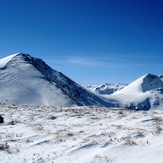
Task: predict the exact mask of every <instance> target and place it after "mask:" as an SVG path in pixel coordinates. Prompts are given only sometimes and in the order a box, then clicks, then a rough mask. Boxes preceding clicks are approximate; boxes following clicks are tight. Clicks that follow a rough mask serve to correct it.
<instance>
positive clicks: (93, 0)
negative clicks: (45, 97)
mask: <svg viewBox="0 0 163 163" xmlns="http://www.w3.org/2000/svg"><path fill="white" fill-rule="evenodd" d="M16 52H24V53H28V54H30V55H32V56H35V57H39V58H42V59H43V60H44V61H45V62H46V63H47V64H49V65H50V66H51V67H52V68H54V69H56V70H58V71H61V72H63V73H64V74H65V75H67V76H68V77H70V78H71V79H73V80H74V81H76V82H77V83H79V84H82V85H88V84H102V83H106V82H107V83H129V82H131V81H133V80H135V79H136V78H138V77H140V76H142V75H144V74H146V73H148V72H150V73H154V74H156V75H159V74H163V1H162V0H128V1H127V0H0V58H2V57H5V56H7V55H10V54H13V53H16Z"/></svg>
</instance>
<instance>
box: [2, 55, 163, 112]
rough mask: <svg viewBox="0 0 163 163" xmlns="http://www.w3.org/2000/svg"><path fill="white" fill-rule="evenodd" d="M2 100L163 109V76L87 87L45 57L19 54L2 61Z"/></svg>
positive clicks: (19, 102) (60, 104) (12, 102)
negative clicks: (127, 83)
mask: <svg viewBox="0 0 163 163" xmlns="http://www.w3.org/2000/svg"><path fill="white" fill-rule="evenodd" d="M0 90H1V91H0V103H8V104H30V105H54V106H73V105H78V106H83V105H84V106H105V107H121V108H128V109H137V110H149V109H163V75H160V76H157V75H153V74H146V75H144V76H142V77H140V78H139V79H137V80H135V81H134V82H132V83H131V84H129V85H125V84H102V85H100V86H93V87H92V86H89V87H88V88H87V89H85V88H84V87H82V86H80V85H79V84H77V83H75V82H74V81H73V80H71V79H70V78H68V77H67V76H65V75H64V74H62V73H61V72H58V71H56V70H54V69H52V68H51V67H49V66H48V65H47V64H46V63H45V62H44V61H43V60H41V59H39V58H34V57H32V56H30V55H28V54H23V53H17V54H13V55H11V56H8V57H6V58H3V59H1V60H0Z"/></svg>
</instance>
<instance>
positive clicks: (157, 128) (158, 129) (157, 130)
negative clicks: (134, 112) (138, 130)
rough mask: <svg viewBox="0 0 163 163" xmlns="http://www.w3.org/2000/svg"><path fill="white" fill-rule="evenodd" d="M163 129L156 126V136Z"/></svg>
mask: <svg viewBox="0 0 163 163" xmlns="http://www.w3.org/2000/svg"><path fill="white" fill-rule="evenodd" d="M162 130H163V129H162V127H161V126H159V125H158V126H156V133H157V134H161V131H162Z"/></svg>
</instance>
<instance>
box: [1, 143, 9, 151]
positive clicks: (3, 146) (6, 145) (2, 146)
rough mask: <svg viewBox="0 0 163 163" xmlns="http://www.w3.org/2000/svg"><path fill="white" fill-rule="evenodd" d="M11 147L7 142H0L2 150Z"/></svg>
mask: <svg viewBox="0 0 163 163" xmlns="http://www.w3.org/2000/svg"><path fill="white" fill-rule="evenodd" d="M8 148H9V145H8V144H7V143H5V144H0V150H2V151H3V150H7V149H8Z"/></svg>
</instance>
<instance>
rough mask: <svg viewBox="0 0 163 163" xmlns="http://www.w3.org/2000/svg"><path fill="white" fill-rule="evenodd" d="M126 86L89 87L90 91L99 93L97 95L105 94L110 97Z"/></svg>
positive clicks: (103, 85)
mask: <svg viewBox="0 0 163 163" xmlns="http://www.w3.org/2000/svg"><path fill="white" fill-rule="evenodd" d="M125 86H126V85H125V84H108V83H106V84H102V85H98V86H92V87H91V86H89V87H87V88H88V89H89V90H90V91H92V92H94V93H97V94H103V95H105V94H106V95H107V94H108V95H110V94H112V93H114V92H115V91H117V90H120V89H122V88H124V87H125Z"/></svg>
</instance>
